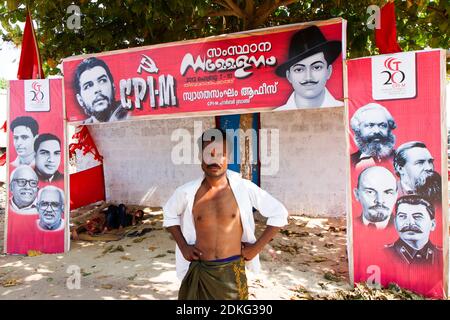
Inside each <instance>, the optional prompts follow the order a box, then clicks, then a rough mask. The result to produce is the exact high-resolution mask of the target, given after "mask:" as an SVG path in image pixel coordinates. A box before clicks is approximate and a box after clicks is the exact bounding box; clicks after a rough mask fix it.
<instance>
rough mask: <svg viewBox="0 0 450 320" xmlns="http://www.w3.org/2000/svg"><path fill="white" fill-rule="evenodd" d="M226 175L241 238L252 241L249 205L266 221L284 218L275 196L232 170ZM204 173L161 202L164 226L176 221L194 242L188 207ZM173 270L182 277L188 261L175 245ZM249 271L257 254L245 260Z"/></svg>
mask: <svg viewBox="0 0 450 320" xmlns="http://www.w3.org/2000/svg"><path fill="white" fill-rule="evenodd" d="M227 178H228V181H229V184H230V187H231V190H232V191H233V194H234V197H235V199H236V202H237V205H238V208H239V211H240V217H241V222H242V229H243V233H242V239H241V241H242V242H248V243H255V242H256V237H255V220H254V217H253V208H256V209H257V210H258V211H259V212H260V213H261V214H262V215H263V216H264V217H267V218H268V219H267V225H270V226H274V227H283V226H285V225H286V224H287V223H288V221H287V217H288V211H287V210H286V208H285V207H284V206H283V204H281V202H279V201H278V200H277V199H275V198H274V197H272V196H271V195H270V194H269V193H268V192H266V191H264V190H262V189H261V188H260V187H258V186H257V185H256V184H254V183H253V182H251V181H249V180H247V179H243V178H241V176H240V175H239V174H238V173H236V172H233V171H230V170H227ZM203 179H204V177H201V178H199V179H197V180H194V181H191V182H188V183H186V184H185V185H183V186H181V187H179V188H177V189H176V190H175V192H174V194H173V195H172V196H171V197H170V199H169V200H168V201H167V203H166V204H165V205H164V207H163V210H164V221H163V226H164V227H166V228H167V227H171V226H176V225H179V226H180V228H181V231H182V233H183V236H184V238H185V239H186V242H187V243H188V244H189V245H194V244H195V242H196V232H195V225H194V217H193V214H192V207H193V205H194V198H195V194H196V193H197V191H198V189H199V188H200V185H201V183H202V181H203ZM175 258H176V270H177V276H178V278H179V279H183V278H184V276H185V274H186V272H187V271H188V269H189V263H190V262H189V261H188V260H186V259H185V258H184V257H183V254H182V253H181V250H180V248H179V247H178V245H177V246H176V250H175ZM246 266H247V267H248V269H249V270H250V271H253V272H255V273H258V272H259V270H260V268H261V265H260V262H259V255H257V256H256V257H255V258H253V259H252V260H250V261H247V262H246Z"/></svg>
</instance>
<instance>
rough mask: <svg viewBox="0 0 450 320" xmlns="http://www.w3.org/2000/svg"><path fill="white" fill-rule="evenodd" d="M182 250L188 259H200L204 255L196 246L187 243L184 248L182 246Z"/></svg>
mask: <svg viewBox="0 0 450 320" xmlns="http://www.w3.org/2000/svg"><path fill="white" fill-rule="evenodd" d="M180 250H181V253H182V254H183V257H184V258H185V259H186V260H187V261H194V260H199V259H200V258H201V257H202V255H203V253H202V252H201V251H200V250H199V249H197V248H196V247H195V246H190V245H186V246H184V247H183V248H180Z"/></svg>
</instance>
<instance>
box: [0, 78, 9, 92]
mask: <svg viewBox="0 0 450 320" xmlns="http://www.w3.org/2000/svg"><path fill="white" fill-rule="evenodd" d="M6 88H8V83H7V81H6V79H4V78H0V90H4V89H6Z"/></svg>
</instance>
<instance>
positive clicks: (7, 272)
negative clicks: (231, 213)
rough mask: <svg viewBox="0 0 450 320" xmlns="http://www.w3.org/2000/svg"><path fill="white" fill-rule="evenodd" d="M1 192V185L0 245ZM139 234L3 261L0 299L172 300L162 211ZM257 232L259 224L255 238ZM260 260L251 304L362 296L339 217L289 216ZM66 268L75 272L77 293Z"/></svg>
mask: <svg viewBox="0 0 450 320" xmlns="http://www.w3.org/2000/svg"><path fill="white" fill-rule="evenodd" d="M4 193H5V192H4V187H1V189H0V197H1V198H0V247H2V246H3V232H4V230H3V229H4V216H5V215H4V201H5V194H4ZM147 212H148V210H147ZM144 228H151V231H150V232H148V233H146V234H144V235H142V236H138V237H124V238H122V239H120V240H118V241H109V242H104V241H81V240H78V241H71V249H70V251H69V252H68V253H66V254H54V255H38V256H19V255H1V256H0V299H70V300H74V299H102V300H110V299H176V298H177V292H178V288H179V285H180V282H179V281H178V280H177V278H176V274H175V251H174V249H175V242H174V241H173V240H172V239H171V238H170V235H169V233H167V232H166V231H165V230H164V229H163V228H162V212H161V211H160V210H159V211H158V210H152V211H151V212H149V213H148V214H146V219H145V220H144V222H143V224H142V225H140V226H139V227H138V229H139V230H142V229H144ZM263 228H264V222H263V221H259V220H257V234H260V233H261V232H262V230H263ZM2 252H3V248H2ZM260 258H261V264H262V271H261V273H260V274H259V275H254V274H251V273H248V278H249V294H250V299H258V300H259V299H270V300H277V299H283V300H285V299H291V300H297V299H343V298H344V299H345V298H348V297H350V298H351V297H355V295H356V298H361V297H360V296H361V294H360V293H356V294H355V293H354V292H355V290H352V288H350V285H349V284H348V261H347V254H346V228H345V219H323V218H321V219H319V218H307V217H291V218H290V223H289V226H287V227H286V228H284V229H282V230H281V232H280V234H279V235H278V236H277V237H276V238H275V239H274V240H273V241H272V242H271V243H270V245H269V246H267V247H266V248H265V250H264V251H263V252H262V253H261V255H260ZM70 270H79V273H80V275H81V276H80V287H79V289H77V288H73V284H74V282H73V281H71V279H73V278H71V275H73V273H70ZM72 272H73V271H72ZM68 283H69V285H68ZM71 285H72V286H71ZM357 289H358V290H359V289H361V288H357ZM366 289H367V288H363V289H362V290H363V291H364V292H366V293H367V290H366ZM369 298H370V297H369ZM394 298H396V297H394Z"/></svg>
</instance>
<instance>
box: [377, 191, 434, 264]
mask: <svg viewBox="0 0 450 320" xmlns="http://www.w3.org/2000/svg"><path fill="white" fill-rule="evenodd" d="M395 212H396V213H395V229H396V230H397V233H398V235H399V239H398V240H397V241H396V242H394V243H393V244H390V245H387V246H386V248H387V250H388V252H390V253H391V254H392V255H393V256H394V257H396V258H397V259H400V260H401V261H403V262H404V263H406V264H427V265H442V250H441V249H440V248H437V247H436V246H435V245H434V244H433V243H431V241H430V233H431V232H432V231H434V230H435V228H436V221H435V219H434V214H435V211H434V207H433V204H432V203H430V202H429V201H427V200H426V199H424V198H421V197H420V196H417V195H408V196H404V197H400V198H399V199H398V200H397V203H396V204H395Z"/></svg>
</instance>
